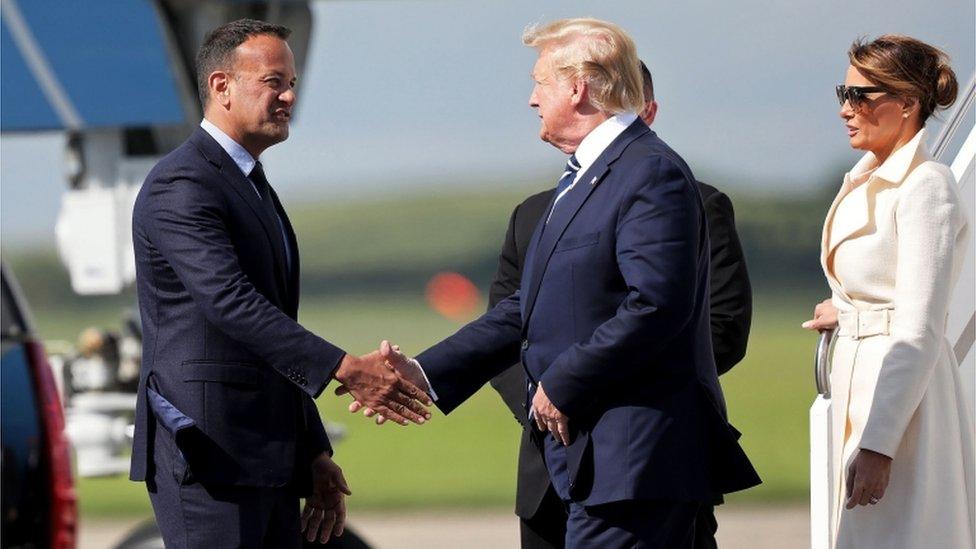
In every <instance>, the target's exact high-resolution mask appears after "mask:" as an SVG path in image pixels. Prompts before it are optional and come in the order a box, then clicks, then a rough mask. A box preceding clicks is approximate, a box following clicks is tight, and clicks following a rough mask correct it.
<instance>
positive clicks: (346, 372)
mask: <svg viewBox="0 0 976 549" xmlns="http://www.w3.org/2000/svg"><path fill="white" fill-rule="evenodd" d="M384 349H385V350H386V353H385V354H384V352H383V350H384ZM394 354H399V353H397V352H395V351H393V350H392V348H391V347H390V344H389V342H387V341H384V342H383V343H381V344H380V350H378V351H373V352H372V353H369V354H368V355H363V356H361V357H354V356H352V355H346V357H345V358H343V359H342V363H341V364H340V365H339V368H338V369H337V370H336V372H335V378H336V379H337V380H339V382H340V383H342V387H339V388H338V389H336V394H337V395H338V394H344V393H350V394H352V396H353V398H355V399H356V401H357V402H359V403H361V404H362V405H365V406H367V407H369V408H370V409H371V410H373V411H374V412H375V413H378V414H381V415H383V417H385V418H387V419H391V420H393V421H395V422H397V423H399V424H401V425H406V424H407V422H408V421H412V422H414V423H417V424H421V423H424V422H425V421H427V420H428V419H430V411H428V410H427V408H425V406H430V405H431V404H433V402H432V401H431V399H430V397H429V396H428V395H427V393H426V388H427V383H426V382H425V381H423V374H420V382H419V386H418V380H417V378H416V376H404V375H402V374H401V373H399V372H398V371H397V370H396V364H388V363H387V360H388V358H389V357H390V356H391V355H394ZM400 356H403V355H400ZM404 358H405V357H404ZM394 360H397V359H396V358H395V357H394ZM421 387H422V388H421Z"/></svg>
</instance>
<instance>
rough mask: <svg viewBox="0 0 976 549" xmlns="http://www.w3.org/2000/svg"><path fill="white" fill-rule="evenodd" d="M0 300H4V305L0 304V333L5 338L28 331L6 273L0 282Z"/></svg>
mask: <svg viewBox="0 0 976 549" xmlns="http://www.w3.org/2000/svg"><path fill="white" fill-rule="evenodd" d="M0 300H2V306H0V335H2V336H3V338H4V339H7V338H10V337H19V336H21V335H22V334H24V332H26V331H27V330H26V325H25V323H24V317H23V315H21V313H20V309H18V307H17V302H16V301H15V300H14V294H13V292H11V291H10V287H9V285H8V282H7V277H6V273H5V274H4V276H3V279H2V282H0Z"/></svg>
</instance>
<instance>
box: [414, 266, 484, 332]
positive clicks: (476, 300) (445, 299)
mask: <svg viewBox="0 0 976 549" xmlns="http://www.w3.org/2000/svg"><path fill="white" fill-rule="evenodd" d="M426 295H427V304H428V305H430V308H431V309H434V310H435V311H437V312H438V313H440V314H441V315H442V316H445V317H447V318H449V319H451V320H454V321H457V322H463V321H465V320H470V319H471V318H472V317H473V316H474V315H475V313H476V312H477V311H478V310H479V309H480V307H481V294H480V293H479V292H478V288H477V286H475V285H474V283H473V282H471V280H469V279H468V277H466V276H464V275H462V274H458V273H451V272H445V273H438V274H436V275H434V276H433V278H431V279H430V281H429V282H427V291H426Z"/></svg>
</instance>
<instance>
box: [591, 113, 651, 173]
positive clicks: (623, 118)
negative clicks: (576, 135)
mask: <svg viewBox="0 0 976 549" xmlns="http://www.w3.org/2000/svg"><path fill="white" fill-rule="evenodd" d="M634 120H637V115H636V114H635V113H632V112H622V113H617V114H615V115H613V116H611V117H610V118H607V119H606V120H604V121H603V122H602V123H600V125H599V126H597V127H595V128H593V130H592V131H591V132H590V133H588V134H586V137H584V138H583V141H581V142H580V144H579V146H578V147H576V162H578V163H579V167H580V169H579V171H578V172H576V181H578V180H579V178H580V176H582V175H583V173H584V172H586V170H588V169H589V168H590V166H592V165H593V163H594V162H596V159H597V158H599V157H600V155H601V154H603V151H605V150H607V147H609V146H610V143H613V140H614V139H616V138H617V137H619V136H620V134H622V133H624V130H626V129H627V127H628V126H630V125H631V124H633V123H634Z"/></svg>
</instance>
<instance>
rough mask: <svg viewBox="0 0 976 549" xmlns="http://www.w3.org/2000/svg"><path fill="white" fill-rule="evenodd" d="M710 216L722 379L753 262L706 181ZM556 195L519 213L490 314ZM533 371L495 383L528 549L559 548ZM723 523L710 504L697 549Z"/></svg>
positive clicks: (740, 324)
mask: <svg viewBox="0 0 976 549" xmlns="http://www.w3.org/2000/svg"><path fill="white" fill-rule="evenodd" d="M641 75H642V76H643V82H644V104H645V107H644V110H643V111H642V112H641V115H640V117H641V119H642V120H643V121H644V123H645V124H647V125H648V126H650V125H651V124H653V122H654V118H655V116H656V115H657V107H658V104H657V101H656V100H655V99H654V81H653V79H652V77H651V72H650V70H648V68H647V66H646V65H645V64H644V63H643V62H641ZM697 183H698V188H699V191H701V195H702V201H703V204H704V207H705V216H706V218H707V219H708V236H709V239H708V240H709V250H710V256H711V257H710V260H711V261H710V266H709V272H710V274H709V302H710V309H709V317H710V319H711V331H712V350H713V352H714V354H715V365H716V367H717V368H718V373H719V375H722V374H724V373H725V372H727V371H728V370H730V369H731V368H732V367H733V366H735V365H736V363H738V362H739V361H740V360H742V358H743V357H744V356H745V354H746V343H747V342H748V339H749V328H750V324H751V320H752V287H751V285H750V283H749V273H748V271H747V269H746V262H745V257H744V255H743V252H742V246H741V244H740V243H739V236H738V234H737V233H736V230H735V214H734V213H733V209H732V202H731V201H730V200H729V197H728V196H726V195H725V194H724V193H722V192H721V191H719V190H718V189H716V188H715V187H713V186H711V185H708V184H705V183H702V182H701V181H698V182H697ZM554 193H555V189H554V188H553V189H548V190H546V191H543V192H540V193H537V194H534V195H532V196H530V197H528V198H526V199H525V200H524V201H523V202H522V203H520V204H519V205H518V206H516V207H515V210H514V211H512V216H511V219H510V221H509V225H508V230H507V232H506V234H505V243H504V244H503V246H502V251H501V254H499V257H498V271H497V272H496V273H495V278H494V279H493V280H492V283H491V289H490V291H489V300H488V301H489V303H488V304H489V308H491V307H494V306H495V304H497V303H498V302H500V301H501V300H503V299H505V298H507V297H508V296H510V295H512V294H513V293H515V292H516V291H517V290H518V288H519V285H520V283H521V280H522V270H523V267H524V265H525V254H526V250H527V248H528V245H529V242H530V241H531V239H532V233H533V231H534V229H535V227H536V225H537V224H538V223H539V220H540V219H541V218H542V216H543V214H544V213H545V211H546V207H547V206H548V204H549V202H550V201H552V197H553V195H554ZM526 383H527V378H526V375H525V369H524V368H523V367H522V365H521V364H516V365H514V366H512V367H511V368H509V369H507V370H505V371H504V372H502V373H501V374H499V375H498V376H496V377H495V378H493V379H492V380H491V385H492V387H494V388H495V390H496V391H498V393H499V394H500V395H501V397H502V400H504V402H505V404H506V405H507V406H508V407H509V409H510V410H511V411H512V413H513V414H514V415H515V418H516V420H518V421H519V422H520V423H521V424H522V426H523V431H522V437H521V441H520V443H519V455H518V488H517V489H516V495H515V513H516V514H517V515H518V516H519V525H520V534H521V545H522V549H558V548H561V547H563V546H564V545H565V543H566V539H565V538H566V510H565V508H564V506H563V504H562V502H561V501H559V497H558V496H557V495H556V492H555V490H554V489H553V488H552V483H550V482H549V472H548V471H546V466H545V462H544V461H543V456H542V453H541V452H540V450H539V447H538V446H536V445H535V444H534V443H533V442H532V439H531V432H532V431H531V425H529V422H528V416H527V414H526V410H525V408H524V407H523V405H524V402H523V401H524V400H525V385H526ZM717 529H718V524H717V523H716V520H715V513H714V508H713V506H712V505H711V504H703V505H702V507H701V509H700V510H699V512H698V516H697V518H696V519H695V548H696V549H709V548H714V547H717V543H716V540H715V532H716V531H717Z"/></svg>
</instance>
